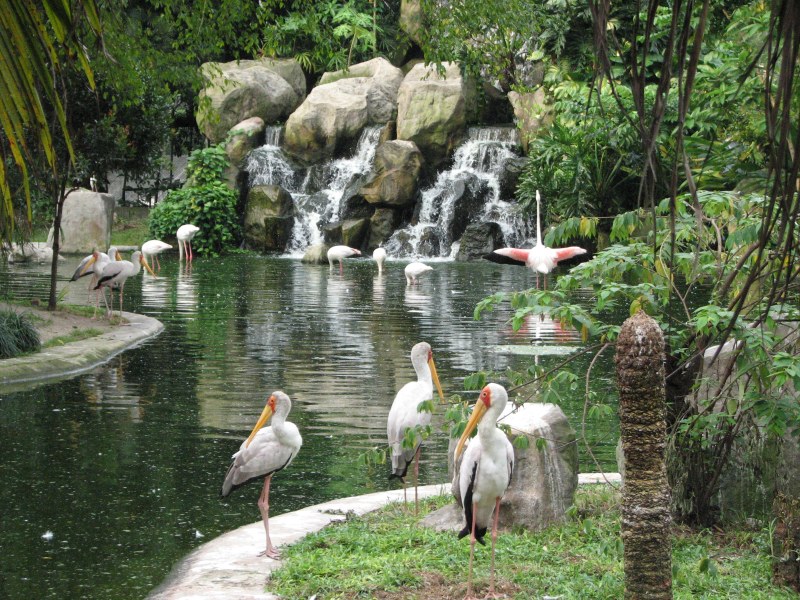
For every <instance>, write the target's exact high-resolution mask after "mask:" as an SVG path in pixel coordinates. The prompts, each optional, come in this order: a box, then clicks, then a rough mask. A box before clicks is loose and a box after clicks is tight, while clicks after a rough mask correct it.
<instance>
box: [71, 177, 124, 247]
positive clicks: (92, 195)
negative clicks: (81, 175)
mask: <svg viewBox="0 0 800 600" xmlns="http://www.w3.org/2000/svg"><path fill="white" fill-rule="evenodd" d="M113 219H114V197H113V196H111V195H110V194H104V193H102V192H93V191H91V190H87V189H83V188H80V189H77V190H73V191H71V192H69V194H68V195H67V197H66V198H65V199H64V212H63V214H62V216H61V232H62V233H61V236H60V239H59V246H60V251H61V252H63V253H65V254H70V253H81V254H90V253H91V252H93V251H94V250H95V249H98V250H102V251H103V252H105V251H106V248H108V246H109V244H110V243H111V226H112V223H113Z"/></svg>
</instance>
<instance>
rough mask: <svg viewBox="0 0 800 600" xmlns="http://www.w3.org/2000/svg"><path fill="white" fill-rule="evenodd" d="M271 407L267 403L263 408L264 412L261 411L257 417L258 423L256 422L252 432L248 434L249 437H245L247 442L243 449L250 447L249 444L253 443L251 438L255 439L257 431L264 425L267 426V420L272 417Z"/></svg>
mask: <svg viewBox="0 0 800 600" xmlns="http://www.w3.org/2000/svg"><path fill="white" fill-rule="evenodd" d="M272 412H273V411H272V407H271V406H270V405H269V403H267V405H266V406H265V407H264V410H262V411H261V416H260V417H258V421H256V426H255V427H253V431H251V432H250V435H249V436H248V437H247V442H246V443H245V446H244V447H245V448H247V447H248V446H249V445H250V442H252V441H253V438H254V437H256V434H257V433H258V430H259V429H261V428H262V427H263V426H264V425H266V424H267V421H269V418H270V417H271V416H272Z"/></svg>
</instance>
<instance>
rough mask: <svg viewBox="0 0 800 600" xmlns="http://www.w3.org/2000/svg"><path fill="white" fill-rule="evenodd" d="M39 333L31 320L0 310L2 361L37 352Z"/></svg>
mask: <svg viewBox="0 0 800 600" xmlns="http://www.w3.org/2000/svg"><path fill="white" fill-rule="evenodd" d="M40 347H41V342H40V341H39V333H38V332H37V331H36V328H35V327H34V325H33V323H32V322H31V320H30V318H29V317H28V316H27V315H25V314H20V313H18V312H15V311H13V310H0V359H2V358H13V357H15V356H19V355H20V354H26V353H28V352H36V351H37V350H39V348H40Z"/></svg>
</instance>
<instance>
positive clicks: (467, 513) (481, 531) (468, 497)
mask: <svg viewBox="0 0 800 600" xmlns="http://www.w3.org/2000/svg"><path fill="white" fill-rule="evenodd" d="M477 471H478V463H477V462H476V463H475V466H473V467H472V473H470V479H469V485H468V486H467V493H466V494H465V495H464V519H465V520H466V522H467V524H466V525H464V529H462V530H461V531H459V532H458V539H461V538H463V537H466V536H468V535H469V534H470V530H471V529H472V510H473V508H474V507H473V505H472V487H473V486H474V485H475V474H476V473H477ZM486 529H487V528H486V527H478V526H477V525H476V526H475V539H476V540H478V542H480V543H481V545H483V546H485V545H486V542H485V541H483V536H485V535H486Z"/></svg>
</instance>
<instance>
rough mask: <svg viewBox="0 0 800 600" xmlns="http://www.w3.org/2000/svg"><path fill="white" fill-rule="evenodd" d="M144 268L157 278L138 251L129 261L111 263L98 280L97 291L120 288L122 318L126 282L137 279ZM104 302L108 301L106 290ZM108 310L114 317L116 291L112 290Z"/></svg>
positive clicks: (120, 312) (120, 313)
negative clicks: (133, 278) (132, 278)
mask: <svg viewBox="0 0 800 600" xmlns="http://www.w3.org/2000/svg"><path fill="white" fill-rule="evenodd" d="M142 267H144V268H145V269H147V270H148V271H149V272H150V274H151V275H152V276H153V277H156V274H155V273H153V269H151V268H150V265H148V264H147V261H146V260H145V259H144V255H143V254H142V253H141V252H140V251H139V250H137V251H136V252H134V253H133V254H132V255H131V259H130V260H129V261H128V260H119V261H114V262H109V263H108V264H107V265H106V266H105V267H104V268H103V272H102V274H101V275H100V278H99V279H98V280H97V285H96V286H95V288H94V289H95V290H100V289H102V288H119V315H120V317H121V316H122V293H123V290H124V289H125V282H126V281H127V280H128V279H129V278H131V277H136V275H138V274H139V271H141V270H142ZM103 300H104V301H105V300H106V295H105V289H103ZM106 309H108V311H109V315H110V316H113V314H114V291H113V289H112V290H111V308H110V309H109V307H108V302H107V301H106Z"/></svg>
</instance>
